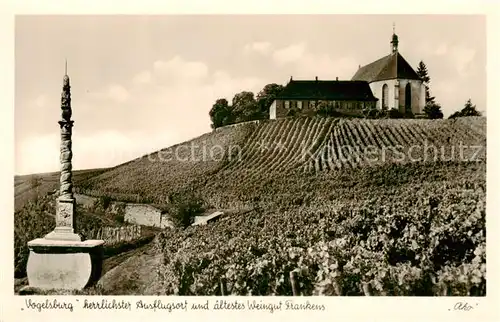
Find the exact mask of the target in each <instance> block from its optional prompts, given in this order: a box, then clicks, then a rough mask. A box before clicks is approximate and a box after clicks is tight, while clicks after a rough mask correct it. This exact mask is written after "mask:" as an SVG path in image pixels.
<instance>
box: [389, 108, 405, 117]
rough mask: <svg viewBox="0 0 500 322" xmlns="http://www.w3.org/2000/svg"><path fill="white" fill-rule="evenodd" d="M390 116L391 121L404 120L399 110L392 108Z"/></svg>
mask: <svg viewBox="0 0 500 322" xmlns="http://www.w3.org/2000/svg"><path fill="white" fill-rule="evenodd" d="M388 116H389V118H391V119H402V118H404V115H403V113H401V112H400V111H399V110H398V109H397V108H391V109H390V110H389V113H388Z"/></svg>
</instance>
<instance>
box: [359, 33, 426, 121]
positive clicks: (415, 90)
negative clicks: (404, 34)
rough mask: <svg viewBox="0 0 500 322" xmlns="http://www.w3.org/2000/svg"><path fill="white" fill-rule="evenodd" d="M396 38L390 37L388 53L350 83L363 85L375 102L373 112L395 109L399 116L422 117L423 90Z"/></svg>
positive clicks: (360, 69) (360, 70)
mask: <svg viewBox="0 0 500 322" xmlns="http://www.w3.org/2000/svg"><path fill="white" fill-rule="evenodd" d="M398 44H399V40H398V36H397V35H396V34H395V33H393V35H392V41H391V53H390V54H389V55H387V56H385V57H382V58H380V59H378V60H376V61H374V62H373V63H371V64H368V65H366V66H363V67H360V68H359V69H358V71H357V72H356V73H355V74H354V76H353V77H352V80H353V81H366V82H368V83H369V84H370V88H371V90H372V92H373V95H374V96H375V97H377V98H378V101H377V108H378V109H382V110H387V109H392V108H396V109H398V110H399V111H400V112H401V113H408V112H411V113H413V114H414V115H416V114H421V113H423V110H424V106H425V86H424V84H423V82H422V79H421V78H420V77H419V76H418V75H417V73H416V72H415V70H414V69H413V68H412V67H411V66H410V64H409V63H408V62H407V61H406V60H405V59H404V58H403V56H402V55H401V54H400V53H399V51H398Z"/></svg>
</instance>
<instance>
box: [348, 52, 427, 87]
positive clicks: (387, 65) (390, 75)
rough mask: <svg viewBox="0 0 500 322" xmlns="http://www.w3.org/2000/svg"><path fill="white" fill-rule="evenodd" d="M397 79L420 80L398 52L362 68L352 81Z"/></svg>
mask: <svg viewBox="0 0 500 322" xmlns="http://www.w3.org/2000/svg"><path fill="white" fill-rule="evenodd" d="M396 78H399V79H401V78H402V79H418V80H420V77H419V76H418V75H417V73H416V72H415V70H413V68H412V67H411V66H410V64H408V62H407V61H406V60H405V59H404V58H403V56H401V54H400V53H399V52H397V51H396V52H394V53H392V54H390V55H387V56H385V57H382V58H380V59H379V60H376V61H374V62H373V63H371V64H368V65H366V66H363V67H361V68H360V69H358V71H357V72H356V74H354V76H353V77H352V80H363V81H367V82H369V83H371V82H375V81H381V80H386V79H396Z"/></svg>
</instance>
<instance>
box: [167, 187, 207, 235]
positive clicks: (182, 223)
mask: <svg viewBox="0 0 500 322" xmlns="http://www.w3.org/2000/svg"><path fill="white" fill-rule="evenodd" d="M170 200H171V203H170V205H169V213H170V215H171V217H172V221H173V222H174V225H175V226H177V227H180V228H186V227H188V226H190V225H191V224H192V223H193V221H194V217H195V216H196V215H198V214H200V213H201V212H203V202H202V200H201V199H200V198H199V197H197V196H195V195H194V194H192V193H188V194H182V193H179V194H176V195H173V196H170Z"/></svg>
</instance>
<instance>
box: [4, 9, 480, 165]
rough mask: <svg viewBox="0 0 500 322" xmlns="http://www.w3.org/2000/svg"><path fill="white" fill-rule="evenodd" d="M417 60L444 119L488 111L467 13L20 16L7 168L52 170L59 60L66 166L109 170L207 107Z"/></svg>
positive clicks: (472, 21) (191, 122) (198, 127)
mask: <svg viewBox="0 0 500 322" xmlns="http://www.w3.org/2000/svg"><path fill="white" fill-rule="evenodd" d="M393 23H394V24H395V26H396V27H395V29H396V34H397V35H398V36H399V52H400V53H401V54H402V55H403V57H405V59H406V60H407V61H408V62H409V63H410V65H412V66H413V67H414V69H416V68H417V65H418V62H419V61H421V60H422V61H424V63H425V64H426V65H427V68H428V70H429V76H430V77H431V83H430V89H431V94H432V95H433V96H435V97H436V101H437V102H438V103H439V104H440V105H441V106H442V109H443V112H444V114H445V116H448V115H450V114H451V113H452V112H454V111H456V110H459V109H461V108H462V107H463V105H464V104H465V102H466V101H467V99H469V98H470V99H471V100H472V102H473V103H474V104H476V106H477V108H478V110H480V111H483V112H484V113H486V19H485V17H484V16H474V15H371V16H370V15H240V16H238V15H163V16H160V15H158V16H147V15H145V16H127V15H116V16H88V15H87V16H17V17H16V20H15V110H14V119H15V121H14V131H15V173H16V174H28V173H40V172H50V171H58V170H59V167H60V166H59V143H60V137H59V125H58V124H57V121H58V120H59V119H60V113H61V110H60V98H61V90H62V79H63V76H64V66H65V59H67V61H68V75H69V77H70V79H71V86H72V87H71V94H72V109H73V120H74V121H75V124H74V129H73V168H74V169H89V168H98V167H109V166H114V165H117V164H120V163H123V162H126V161H129V160H131V159H134V158H136V157H139V156H141V155H144V154H146V153H149V152H153V151H156V150H159V149H162V148H165V147H168V146H171V145H173V144H176V143H180V142H183V141H186V140H189V139H191V138H193V137H196V136H198V135H201V134H203V133H206V132H208V131H210V130H211V129H210V123H211V122H210V118H209V116H208V112H209V110H210V108H211V107H212V105H213V104H214V102H215V100H216V99H218V98H226V99H228V101H231V99H232V97H233V96H234V94H236V93H238V92H241V91H252V92H254V93H257V92H258V91H260V90H261V89H262V88H263V87H264V86H265V85H266V84H269V83H278V84H283V85H285V84H286V83H287V82H288V80H289V79H290V76H293V78H294V79H314V77H315V76H318V78H319V79H335V78H336V77H338V78H339V80H342V79H345V80H348V79H350V78H351V77H352V76H353V75H354V73H355V72H356V70H357V69H358V66H359V65H366V64H368V63H371V62H372V61H374V60H376V59H379V58H381V57H383V56H385V55H387V54H389V53H390V40H391V36H392V30H393Z"/></svg>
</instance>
